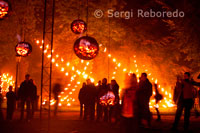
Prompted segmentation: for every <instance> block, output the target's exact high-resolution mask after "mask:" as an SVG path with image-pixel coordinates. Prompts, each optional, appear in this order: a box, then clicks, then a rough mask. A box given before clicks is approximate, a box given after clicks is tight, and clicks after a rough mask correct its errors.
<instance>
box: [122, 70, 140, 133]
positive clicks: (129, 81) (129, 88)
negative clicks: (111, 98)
mask: <svg viewBox="0 0 200 133" xmlns="http://www.w3.org/2000/svg"><path fill="white" fill-rule="evenodd" d="M137 89H138V83H137V77H136V75H135V74H127V75H126V77H125V88H124V89H123V92H122V110H121V116H122V118H121V128H120V132H121V133H132V132H136V133H137V132H138V122H137V112H138V107H137V98H136V92H137Z"/></svg>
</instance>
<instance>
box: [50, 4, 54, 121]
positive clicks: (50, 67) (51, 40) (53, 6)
mask: <svg viewBox="0 0 200 133" xmlns="http://www.w3.org/2000/svg"><path fill="white" fill-rule="evenodd" d="M54 14H55V0H53V10H52V25H51V26H52V28H51V58H50V80H49V120H50V118H51V105H50V104H51V78H52V58H53V57H52V56H53V32H54V31H53V30H54Z"/></svg>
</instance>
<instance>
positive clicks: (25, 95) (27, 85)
mask: <svg viewBox="0 0 200 133" xmlns="http://www.w3.org/2000/svg"><path fill="white" fill-rule="evenodd" d="M32 93H33V92H32V90H31V82H30V75H29V74H26V75H25V80H24V81H23V82H22V83H21V85H20V88H19V92H18V94H19V100H20V101H21V116H20V119H21V120H23V119H24V106H25V104H26V110H27V117H26V120H27V121H30V117H31V114H30V102H31V95H32Z"/></svg>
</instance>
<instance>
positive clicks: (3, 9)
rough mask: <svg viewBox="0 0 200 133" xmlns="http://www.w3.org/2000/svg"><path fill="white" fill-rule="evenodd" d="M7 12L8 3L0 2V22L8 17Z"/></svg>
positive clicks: (0, 0)
mask: <svg viewBox="0 0 200 133" xmlns="http://www.w3.org/2000/svg"><path fill="white" fill-rule="evenodd" d="M9 10H10V7H9V3H8V2H6V1H4V0H0V20H1V19H4V18H5V17H6V16H7V15H8V13H9Z"/></svg>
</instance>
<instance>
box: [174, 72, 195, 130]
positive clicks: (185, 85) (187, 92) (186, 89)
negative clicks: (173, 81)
mask: <svg viewBox="0 0 200 133" xmlns="http://www.w3.org/2000/svg"><path fill="white" fill-rule="evenodd" d="M181 84H182V86H181V91H180V92H179V93H180V94H177V95H178V99H177V100H178V101H177V110H176V116H175V120H174V123H173V127H172V130H176V129H177V126H178V123H179V120H180V117H181V115H182V112H183V109H185V111H184V112H185V115H184V130H188V128H189V119H190V110H191V109H192V106H193V104H194V101H193V96H194V87H193V84H192V82H191V80H190V73H189V72H185V73H184V80H183V81H182V83H181Z"/></svg>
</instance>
